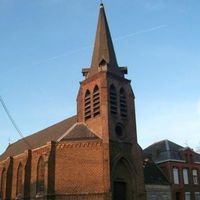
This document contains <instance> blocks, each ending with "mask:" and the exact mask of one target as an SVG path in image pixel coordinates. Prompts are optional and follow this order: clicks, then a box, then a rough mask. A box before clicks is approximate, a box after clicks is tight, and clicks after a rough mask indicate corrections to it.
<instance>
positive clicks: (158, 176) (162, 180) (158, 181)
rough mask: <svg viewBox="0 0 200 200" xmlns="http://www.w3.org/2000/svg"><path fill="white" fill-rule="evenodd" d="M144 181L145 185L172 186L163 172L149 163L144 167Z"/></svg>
mask: <svg viewBox="0 0 200 200" xmlns="http://www.w3.org/2000/svg"><path fill="white" fill-rule="evenodd" d="M144 181H145V184H153V185H170V183H169V181H168V180H167V178H166V177H165V175H164V174H163V172H162V171H161V170H160V168H159V167H157V166H156V164H155V163H153V162H147V163H146V165H145V167H144Z"/></svg>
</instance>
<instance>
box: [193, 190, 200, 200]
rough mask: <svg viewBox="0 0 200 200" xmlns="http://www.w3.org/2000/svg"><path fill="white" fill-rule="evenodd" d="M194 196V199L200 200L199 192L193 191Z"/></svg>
mask: <svg viewBox="0 0 200 200" xmlns="http://www.w3.org/2000/svg"><path fill="white" fill-rule="evenodd" d="M194 196H195V200H200V192H195V193H194Z"/></svg>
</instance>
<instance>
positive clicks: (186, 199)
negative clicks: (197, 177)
mask: <svg viewBox="0 0 200 200" xmlns="http://www.w3.org/2000/svg"><path fill="white" fill-rule="evenodd" d="M185 200H191V195H190V192H185Z"/></svg>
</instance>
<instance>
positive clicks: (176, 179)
mask: <svg viewBox="0 0 200 200" xmlns="http://www.w3.org/2000/svg"><path fill="white" fill-rule="evenodd" d="M173 179H174V184H179V170H178V168H176V167H174V168H173Z"/></svg>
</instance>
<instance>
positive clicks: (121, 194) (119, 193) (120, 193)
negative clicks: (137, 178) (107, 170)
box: [113, 181, 126, 200]
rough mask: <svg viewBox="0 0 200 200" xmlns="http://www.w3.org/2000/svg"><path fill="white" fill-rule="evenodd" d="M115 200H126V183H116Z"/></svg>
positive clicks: (114, 189)
mask: <svg viewBox="0 0 200 200" xmlns="http://www.w3.org/2000/svg"><path fill="white" fill-rule="evenodd" d="M113 200H126V183H125V182H119V181H116V182H114V188H113Z"/></svg>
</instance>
